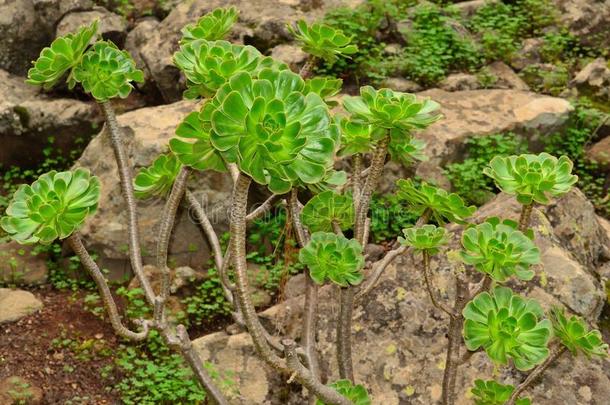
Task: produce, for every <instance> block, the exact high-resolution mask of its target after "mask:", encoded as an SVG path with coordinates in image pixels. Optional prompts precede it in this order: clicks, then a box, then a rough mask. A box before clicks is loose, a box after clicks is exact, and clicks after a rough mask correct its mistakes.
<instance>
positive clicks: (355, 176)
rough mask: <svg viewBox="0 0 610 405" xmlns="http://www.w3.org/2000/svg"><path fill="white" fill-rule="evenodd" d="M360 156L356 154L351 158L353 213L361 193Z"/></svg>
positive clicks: (356, 208) (356, 209)
mask: <svg viewBox="0 0 610 405" xmlns="http://www.w3.org/2000/svg"><path fill="white" fill-rule="evenodd" d="M361 176H362V154H361V153H356V154H355V155H354V156H353V157H352V190H353V196H354V211H355V212H357V211H358V204H359V202H360V193H361V192H362V177H361Z"/></svg>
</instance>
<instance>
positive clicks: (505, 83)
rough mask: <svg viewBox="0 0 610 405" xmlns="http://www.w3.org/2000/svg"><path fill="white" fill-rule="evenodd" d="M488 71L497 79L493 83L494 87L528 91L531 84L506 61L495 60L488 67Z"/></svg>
mask: <svg viewBox="0 0 610 405" xmlns="http://www.w3.org/2000/svg"><path fill="white" fill-rule="evenodd" d="M486 69H487V71H488V72H489V73H490V74H492V75H493V76H494V77H495V78H496V81H495V82H494V84H493V86H492V87H493V88H494V89H515V90H523V91H528V90H529V89H530V88H529V86H528V85H527V84H526V83H525V82H524V81H523V80H522V79H521V78H520V77H519V76H518V75H517V74H516V73H515V72H514V71H513V70H512V69H511V68H510V67H509V66H508V65H506V64H505V63H504V62H494V63H492V64H491V65H489V66H487V67H486Z"/></svg>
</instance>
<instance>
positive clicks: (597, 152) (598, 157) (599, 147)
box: [587, 136, 610, 169]
mask: <svg viewBox="0 0 610 405" xmlns="http://www.w3.org/2000/svg"><path fill="white" fill-rule="evenodd" d="M587 157H588V158H589V160H591V161H593V162H596V163H597V164H599V165H600V168H602V169H610V136H607V137H605V138H604V139H602V140H601V141H599V142H596V143H595V144H594V145H593V146H591V148H590V149H589V150H588V151H587Z"/></svg>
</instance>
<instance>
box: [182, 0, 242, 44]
mask: <svg viewBox="0 0 610 405" xmlns="http://www.w3.org/2000/svg"><path fill="white" fill-rule="evenodd" d="M237 15H238V12H237V9H236V8H235V7H226V8H222V7H219V8H216V9H214V10H212V11H211V12H209V13H207V14H206V15H204V16H203V17H201V18H200V19H199V20H197V22H196V23H195V24H188V25H186V26H185V27H184V28H182V31H181V32H182V39H181V40H180V43H181V44H185V43H188V42H191V41H195V40H198V39H203V40H206V41H217V40H219V39H225V37H226V36H227V35H228V34H229V31H231V27H233V24H235V21H237Z"/></svg>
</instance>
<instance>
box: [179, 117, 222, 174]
mask: <svg viewBox="0 0 610 405" xmlns="http://www.w3.org/2000/svg"><path fill="white" fill-rule="evenodd" d="M169 148H170V149H171V151H172V152H173V153H174V154H175V155H176V156H177V157H178V159H179V160H180V162H181V163H182V164H183V165H185V166H190V167H192V168H194V169H198V170H215V171H217V172H224V171H226V166H225V163H224V161H223V160H222V157H221V156H220V154H219V153H218V151H217V150H216V149H214V147H213V146H212V142H211V140H210V131H209V130H208V129H204V127H203V124H202V122H201V120H200V119H199V113H197V112H192V113H190V114H189V115H187V116H186V117H185V118H184V120H182V122H181V123H180V125H178V128H176V136H175V137H174V138H172V139H170V141H169Z"/></svg>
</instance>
